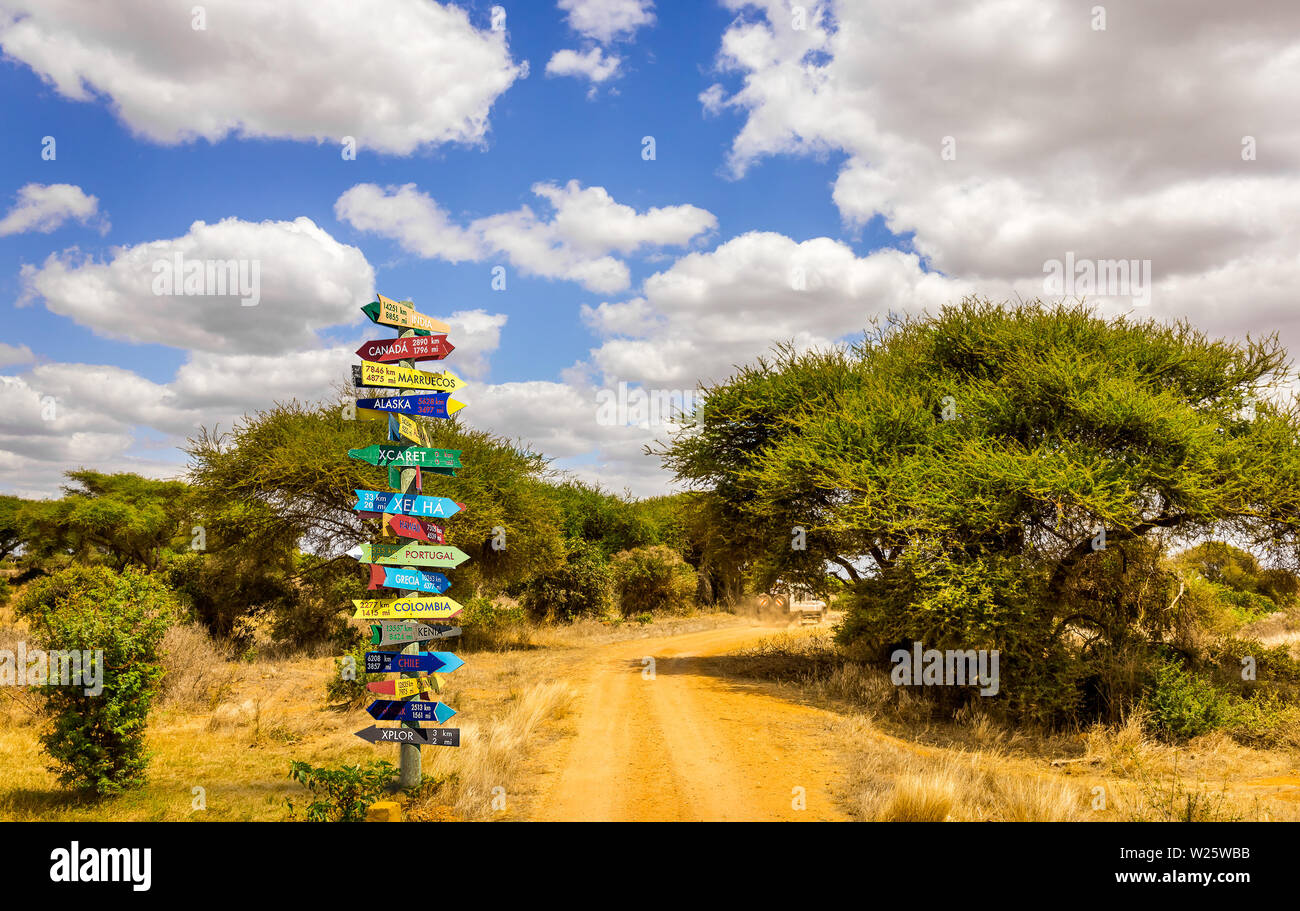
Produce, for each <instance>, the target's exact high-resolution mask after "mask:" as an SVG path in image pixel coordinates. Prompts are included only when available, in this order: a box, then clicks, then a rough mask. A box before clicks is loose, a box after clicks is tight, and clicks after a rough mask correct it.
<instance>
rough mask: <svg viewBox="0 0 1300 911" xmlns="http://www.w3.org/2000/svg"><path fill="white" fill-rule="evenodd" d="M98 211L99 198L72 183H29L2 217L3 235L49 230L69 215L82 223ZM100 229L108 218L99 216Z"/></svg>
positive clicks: (0, 222)
mask: <svg viewBox="0 0 1300 911" xmlns="http://www.w3.org/2000/svg"><path fill="white" fill-rule="evenodd" d="M98 214H99V199H98V198H97V197H94V196H90V195H87V194H86V193H85V192H84V191H83V190H82V189H81V187H78V186H73V185H72V184H70V183H52V184H42V183H29V184H27V185H26V186H25V187H23V188H22V189H20V190H19V191H18V196H17V199H16V201H15V202H14V204H13V206H12V207H11V208H10V209H9V211H8V212H6V213H5V216H4V218H0V237H5V236H7V235H9V234H23V233H25V232H27V231H39V232H40V233H42V234H49V233H50V232H51V231H53V230H54V229H55V228H57V227H59V226H60V225H62V224H63V223H64V222H66V221H68V220H69V219H75V220H76V221H79V222H81V223H82V224H83V225H84V224H88V223H90V221H91V219H93V218H95V216H96V215H98ZM99 227H100V230H101V231H107V230H108V222H107V221H105V220H102V219H101V220H100V223H99Z"/></svg>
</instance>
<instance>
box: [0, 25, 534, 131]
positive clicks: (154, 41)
mask: <svg viewBox="0 0 1300 911" xmlns="http://www.w3.org/2000/svg"><path fill="white" fill-rule="evenodd" d="M203 8H205V9H206V14H205V17H206V21H205V23H204V25H205V28H203V29H201V30H200V29H196V28H194V24H195V21H196V20H195V18H194V16H193V14H192V13H191V9H190V6H189V5H188V4H171V5H169V6H165V7H159V5H158V4H157V3H156V2H155V0H116V2H114V3H82V2H79V0H3V2H2V3H0V48H3V50H4V52H5V54H6V55H8V56H9V57H11V58H13V59H15V60H19V61H21V62H23V63H25V64H27V65H28V66H30V67H31V68H32V69H33V70H35V71H36V72H37V73H39V74H40V75H41V77H42V78H43V79H45V80H46V81H47V82H49V83H50V84H51V85H53V86H54V87H55V88H56V89H57V90H58V91H59V93H60V94H62V95H64V96H66V97H68V98H72V99H75V100H79V101H90V100H92V99H94V98H95V97H96V96H99V95H103V96H106V97H107V98H108V99H109V100H110V101H111V103H112V105H113V108H114V110H115V112H116V113H117V114H118V116H119V117H121V119H122V120H123V121H124V122H125V123H126V124H127V125H129V126H130V127H131V128H132V129H133V130H135V131H136V132H138V133H140V134H142V135H144V136H146V137H148V138H149V139H151V140H154V141H157V142H162V143H177V142H184V141H188V140H191V139H193V138H195V137H201V138H204V139H208V140H211V141H218V140H220V139H222V138H224V137H226V136H228V135H230V134H237V135H242V136H265V137H273V138H288V139H298V140H321V141H323V140H336V141H337V140H339V139H341V138H342V137H344V136H354V137H356V139H357V140H358V142H359V144H360V146H361V147H362V148H374V149H378V150H380V151H383V152H388V153H394V154H399V155H406V154H410V153H411V152H413V151H414V150H416V149H417V148H419V147H421V146H425V145H433V144H438V143H446V142H462V143H475V142H480V141H482V140H483V138H484V136H485V134H486V131H487V127H488V113H489V111H490V109H491V106H492V103H493V102H494V101H495V100H496V98H497V97H498V96H499V95H501V93H503V92H504V91H505V90H506V89H507V88H509V87H510V85H511V84H512V83H513V82H514V80H515V79H517V78H521V77H522V76H523V75H524V73H523V71H522V67H521V66H519V65H517V64H516V63H514V61H513V60H512V59H511V57H510V52H509V49H508V48H507V46H506V43H505V42H506V38H505V34H506V33H505V32H504V31H501V32H493V31H491V30H489V29H487V28H483V29H478V28H475V27H474V25H473V24H471V22H470V20H469V17H468V16H467V14H466V13H465V11H464V10H462V9H459V8H458V7H456V6H452V5H450V4H447V5H444V4H439V3H433V2H429V0H388V2H385V3H384V4H383V12H382V15H376V13H375V11H374V9H373V8H372V6H371V5H370V4H364V3H356V2H354V0H276V2H275V3H266V2H263V0H223V2H221V3H219V4H208V5H206V7H203ZM6 14H7V15H6ZM485 24H486V23H485Z"/></svg>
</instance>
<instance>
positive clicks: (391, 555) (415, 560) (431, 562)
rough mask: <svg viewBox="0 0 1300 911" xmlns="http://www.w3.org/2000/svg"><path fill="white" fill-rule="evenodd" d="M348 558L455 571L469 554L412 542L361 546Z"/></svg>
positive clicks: (454, 548)
mask: <svg viewBox="0 0 1300 911" xmlns="http://www.w3.org/2000/svg"><path fill="white" fill-rule="evenodd" d="M348 556H349V557H352V558H353V559H355V560H360V561H361V562H362V563H382V564H385V565H387V566H442V567H446V568H448V569H455V568H456V567H457V566H460V565H461V564H462V563H464V562H465V561H466V560H468V559H469V554H467V553H465V552H464V551H463V550H461V549H460V548H459V547H452V546H451V545H450V544H424V543H421V542H418V541H411V542H409V543H407V544H385V543H384V542H382V541H378V542H376V543H374V544H360V545H358V546H356V547H354V548H352V550H350V551H348Z"/></svg>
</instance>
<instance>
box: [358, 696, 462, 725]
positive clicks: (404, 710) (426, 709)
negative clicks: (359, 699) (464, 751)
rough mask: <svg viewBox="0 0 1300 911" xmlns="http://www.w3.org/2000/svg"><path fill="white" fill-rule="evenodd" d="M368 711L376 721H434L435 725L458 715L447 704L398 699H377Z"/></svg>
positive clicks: (367, 708)
mask: <svg viewBox="0 0 1300 911" xmlns="http://www.w3.org/2000/svg"><path fill="white" fill-rule="evenodd" d="M366 711H367V712H369V713H370V717H371V718H374V719H375V720H376V721H432V722H434V723H435V724H442V723H443V722H445V721H446V720H447V719H449V718H450V717H451V716H452V715H455V714H456V710H455V709H453V708H452V707H451V706H449V705H447V704H446V703H445V702H424V701H411V702H401V701H398V700H396V699H376V700H375V701H374V702H372V703H370V705H368V706H366Z"/></svg>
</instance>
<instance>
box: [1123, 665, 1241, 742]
mask: <svg viewBox="0 0 1300 911" xmlns="http://www.w3.org/2000/svg"><path fill="white" fill-rule="evenodd" d="M1144 702H1145V707H1146V709H1147V711H1148V712H1149V713H1150V725H1151V727H1152V728H1153V729H1154V730H1155V731H1156V732H1157V733H1159V734H1162V735H1164V736H1166V737H1168V738H1170V739H1173V740H1186V739H1189V738H1191V737H1196V736H1198V735H1200V734H1207V733H1209V732H1210V731H1213V730H1215V729H1218V728H1228V727H1231V726H1232V723H1233V721H1234V720H1235V718H1236V717H1237V715H1238V713H1237V711H1236V706H1234V705H1233V700H1232V698H1231V697H1230V696H1229V695H1228V694H1227V693H1224V692H1223V691H1221V690H1219V689H1218V688H1217V687H1215V686H1214V684H1213V683H1211V682H1210V681H1208V680H1206V679H1205V678H1203V677H1198V676H1196V675H1195V674H1192V673H1190V672H1189V671H1187V670H1186V669H1185V668H1184V667H1183V666H1182V664H1181V663H1180V662H1179V661H1177V660H1176V659H1170V658H1166V659H1163V660H1161V661H1157V662H1156V663H1155V664H1154V665H1152V668H1151V675H1150V678H1149V682H1148V684H1147V689H1146V698H1145V700H1144Z"/></svg>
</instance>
